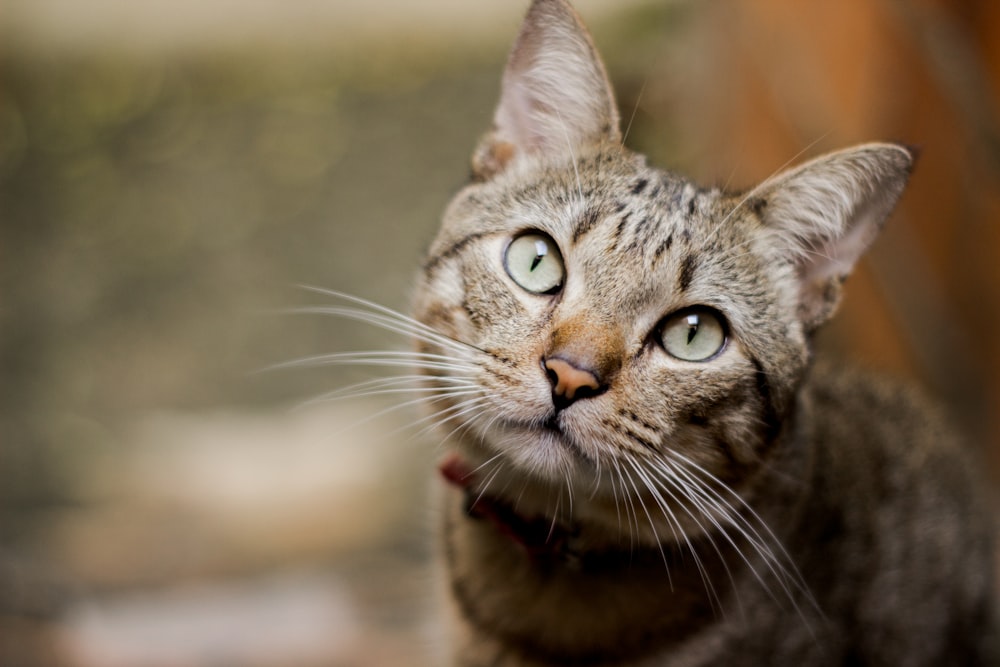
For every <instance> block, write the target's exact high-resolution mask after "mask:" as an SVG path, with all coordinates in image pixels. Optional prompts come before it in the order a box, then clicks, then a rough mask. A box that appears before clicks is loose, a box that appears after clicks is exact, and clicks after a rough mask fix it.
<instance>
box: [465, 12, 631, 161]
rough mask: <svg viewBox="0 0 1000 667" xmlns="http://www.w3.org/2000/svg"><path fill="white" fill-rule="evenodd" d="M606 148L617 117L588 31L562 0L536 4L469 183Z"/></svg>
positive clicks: (519, 40)
mask: <svg viewBox="0 0 1000 667" xmlns="http://www.w3.org/2000/svg"><path fill="white" fill-rule="evenodd" d="M609 140H610V141H615V142H620V141H621V135H620V131H619V127H618V109H617V107H616V106H615V100H614V94H613V93H612V90H611V84H610V82H609V81H608V77H607V74H606V72H605V70H604V65H603V64H602V63H601V60H600V57H599V56H598V55H597V51H596V50H595V48H594V44H593V41H592V40H591V38H590V35H589V34H588V32H587V29H586V28H585V27H584V25H583V23H582V22H581V21H580V17H579V16H577V14H576V12H575V11H574V10H573V8H572V7H570V6H569V4H568V3H567V2H566V1H565V0H534V2H532V4H531V8H530V9H529V10H528V14H527V16H526V17H525V19H524V23H523V25H522V26H521V32H520V34H519V35H518V37H517V41H516V42H515V43H514V48H513V49H512V50H511V53H510V57H509V59H508V61H507V68H506V70H505V71H504V75H503V81H502V87H501V93H500V102H499V104H498V106H497V109H496V114H495V115H494V118H493V129H492V131H491V132H490V133H489V134H488V135H487V136H486V137H485V138H484V139H483V141H482V143H481V144H480V146H479V148H478V149H477V150H476V153H475V155H474V156H473V173H474V176H475V177H476V178H478V179H482V180H485V179H488V178H490V177H491V176H493V175H495V174H497V173H499V172H501V171H503V170H504V169H505V168H507V167H508V166H509V165H510V164H511V163H512V161H514V160H517V159H519V158H521V157H524V156H528V155H536V156H537V155H544V156H551V157H560V158H562V157H572V156H574V155H577V154H579V152H580V149H582V148H584V147H587V146H591V145H596V144H598V143H600V142H602V141H609Z"/></svg>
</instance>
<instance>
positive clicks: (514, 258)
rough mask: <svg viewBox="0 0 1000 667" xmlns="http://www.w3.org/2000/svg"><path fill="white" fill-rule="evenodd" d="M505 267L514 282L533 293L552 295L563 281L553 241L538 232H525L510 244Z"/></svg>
mask: <svg viewBox="0 0 1000 667" xmlns="http://www.w3.org/2000/svg"><path fill="white" fill-rule="evenodd" d="M504 267H505V268H506V269H507V275H509V276H510V277H511V278H512V279H513V280H514V282H515V283H517V284H518V285H520V286H521V287H523V288H524V289H526V290H528V291H529V292H532V293H534V294H555V293H556V292H558V291H559V289H560V288H561V287H562V284H563V280H564V279H565V278H566V267H565V265H564V264H563V259H562V255H560V254H559V248H558V247H557V246H556V242H555V241H553V240H552V238H551V237H550V236H548V235H546V234H543V233H541V232H528V233H527V234H522V235H520V236H518V237H517V238H515V239H514V240H513V241H511V242H510V245H508V246H507V252H506V254H505V255H504Z"/></svg>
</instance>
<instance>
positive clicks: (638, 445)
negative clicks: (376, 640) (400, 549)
mask: <svg viewBox="0 0 1000 667" xmlns="http://www.w3.org/2000/svg"><path fill="white" fill-rule="evenodd" d="M619 128H620V124H619V114H618V111H617V108H616V106H615V101H614V95H613V92H612V89H611V86H610V84H609V81H608V77H607V74H606V72H605V68H604V65H603V64H602V62H601V60H600V58H599V57H598V55H597V53H596V51H595V48H594V45H593V42H592V40H591V38H590V37H589V35H588V33H587V31H586V28H585V27H584V26H583V24H582V22H581V20H580V18H579V17H578V15H577V14H576V13H575V11H574V10H573V9H572V8H571V7H570V5H569V4H568V3H567V2H566V1H565V0H534V2H533V3H532V4H531V6H530V9H529V10H528V13H527V15H526V18H525V20H524V23H523V26H522V28H521V30H520V33H519V35H518V37H517V39H516V42H515V45H514V47H513V50H512V52H511V54H510V58H509V61H508V63H507V66H506V70H505V72H504V74H503V78H502V86H501V95H500V101H499V103H498V106H497V109H496V112H495V116H494V125H493V127H492V129H491V130H490V131H489V132H488V133H487V134H486V135H485V137H484V138H483V140H482V141H481V143H480V145H479V146H478V148H477V149H476V150H475V152H474V155H473V160H472V177H471V181H470V183H469V184H468V185H467V186H466V187H464V189H462V190H461V191H460V192H458V194H457V195H456V196H455V197H454V199H453V200H452V201H451V203H450V204H449V205H448V207H447V209H446V211H445V213H444V217H443V222H442V226H441V229H440V232H439V234H438V236H437V238H436V239H435V240H434V241H433V243H432V245H431V248H430V250H429V254H428V256H427V259H426V261H425V262H424V264H423V267H422V272H421V273H420V277H419V279H418V281H417V284H416V288H415V294H414V299H413V312H414V318H415V319H407V318H404V317H402V316H400V315H396V314H393V313H391V312H390V311H388V310H386V309H382V308H379V307H375V306H371V307H368V308H367V309H359V308H358V307H357V303H358V302H357V301H355V300H353V299H349V300H351V301H355V303H354V304H353V305H351V306H346V307H342V308H340V311H341V312H340V313H339V314H346V315H349V316H353V317H362V318H367V319H369V320H370V321H373V322H375V323H376V324H381V325H383V326H389V327H392V328H395V329H397V330H400V331H404V332H406V333H409V334H410V335H412V336H413V337H414V338H415V339H416V348H415V351H414V352H413V353H412V354H410V355H403V356H404V357H405V359H406V360H408V361H410V362H412V363H413V364H414V365H415V366H417V367H419V368H420V369H421V371H422V373H423V374H424V375H423V377H424V379H423V380H422V383H423V385H422V389H421V391H423V392H424V395H425V396H427V397H428V398H427V399H426V400H427V402H428V403H429V404H430V405H431V406H432V412H431V416H432V418H433V419H435V420H436V421H437V422H438V423H439V424H440V425H441V427H442V431H441V432H442V438H443V439H444V442H445V445H444V446H445V449H446V451H447V452H448V453H447V454H446V455H445V456H444V459H443V461H442V462H441V464H440V471H441V473H442V475H443V477H444V479H445V480H446V482H447V484H445V492H444V497H443V499H442V503H443V508H442V519H441V537H440V542H441V554H442V559H443V561H444V569H445V577H444V578H445V581H446V588H447V591H448V599H449V603H448V605H447V606H448V615H449V617H450V619H451V631H450V644H449V645H450V648H449V651H450V660H451V662H452V663H453V664H455V665H458V666H460V667H487V666H491V667H515V666H517V667H528V666H533V667H534V666H539V667H540V666H543V665H606V666H624V665H630V666H640V665H642V666H649V667H653V666H657V667H659V666H664V667H665V666H681V667H691V666H695V665H848V664H852V665H853V664H868V665H971V664H983V663H985V662H986V661H987V659H988V657H987V653H988V652H989V651H991V650H992V649H991V643H992V641H993V640H992V637H993V627H994V618H995V614H994V604H993V590H994V584H993V575H992V571H993V565H994V555H993V538H992V527H991V525H990V523H991V522H990V520H989V518H988V517H989V516H990V514H989V512H988V510H987V509H986V508H987V505H986V499H985V493H984V490H983V489H982V488H981V482H979V481H978V479H977V477H976V472H977V471H976V469H975V465H974V464H973V462H972V461H971V460H970V456H969V454H968V453H967V452H966V451H964V450H963V449H962V448H961V447H960V446H959V445H958V444H957V443H956V440H955V438H954V437H953V436H952V435H951V433H950V432H949V430H948V429H947V428H946V426H945V425H944V420H943V419H942V418H941V417H940V415H939V413H938V411H937V409H936V408H935V407H933V406H932V405H931V404H929V403H928V402H927V401H926V400H925V399H923V398H922V397H921V395H919V394H918V393H916V392H915V391H913V390H911V389H908V388H903V387H899V386H896V385H893V384H889V383H886V382H884V381H881V380H877V379H874V378H871V377H868V376H866V375H864V374H861V373H857V372H852V371H849V370H845V369H843V368H840V367H836V366H831V365H828V364H824V363H823V362H821V361H817V360H814V359H813V354H812V350H811V342H812V339H813V336H814V333H815V332H816V331H817V329H818V328H819V327H820V326H821V325H822V324H823V323H824V322H825V321H826V320H828V319H829V318H830V317H831V315H832V314H833V312H834V310H835V308H836V306H837V303H838V300H839V297H840V293H841V286H842V284H843V282H844V280H845V278H846V277H847V275H848V274H849V273H850V271H851V269H852V267H853V266H854V264H855V263H856V261H857V260H858V259H859V257H860V256H861V255H862V253H863V252H864V251H865V250H866V249H867V248H868V246H869V245H870V244H871V242H872V241H873V239H874V238H875V236H876V235H877V233H878V232H879V229H880V228H881V226H882V224H883V223H884V221H885V219H886V218H887V217H888V216H889V214H890V212H891V211H892V209H893V208H894V206H895V204H896V201H897V200H898V198H899V197H900V195H901V193H902V192H903V189H904V186H905V184H906V182H907V179H908V177H909V173H910V170H911V169H912V167H913V163H914V157H915V155H914V152H913V151H912V150H910V149H908V148H906V147H904V146H900V145H896V144H890V143H870V144H864V145H860V146H856V147H853V148H848V149H846V150H841V151H838V152H834V153H831V154H827V155H824V156H821V157H818V158H815V159H813V160H811V161H808V162H806V163H804V164H802V165H800V166H797V167H794V168H790V169H787V170H784V171H782V172H781V173H778V174H776V175H775V176H773V177H771V178H768V179H767V180H766V181H764V182H763V183H761V184H760V185H758V186H756V187H754V188H752V189H750V190H748V191H745V192H735V193H734V192H726V191H722V190H719V189H710V188H702V187H698V186H696V185H694V184H692V183H691V182H689V181H687V180H685V179H684V178H682V177H681V176H679V175H676V174H674V173H670V172H667V171H662V170H659V169H655V168H652V167H650V166H647V164H646V161H645V159H644V158H643V157H642V156H641V155H639V154H636V153H634V152H631V151H630V150H628V149H626V148H624V147H623V145H622V142H623V140H622V134H621V131H620V129H619ZM393 359H394V360H398V358H393ZM405 380H406V378H405V377H402V378H400V379H399V380H393V379H390V380H386V381H385V382H384V384H381V385H371V386H373V387H381V388H384V389H385V390H388V391H395V390H396V387H397V386H398V384H399V383H402V382H404V381H405Z"/></svg>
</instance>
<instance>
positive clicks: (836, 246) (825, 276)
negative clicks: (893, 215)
mask: <svg viewBox="0 0 1000 667" xmlns="http://www.w3.org/2000/svg"><path fill="white" fill-rule="evenodd" d="M867 208H868V209H869V210H866V211H860V212H858V213H857V214H856V218H855V220H854V221H853V224H852V226H851V227H850V228H849V229H848V230H847V233H845V234H844V235H843V236H841V237H840V238H838V239H835V240H833V241H828V242H826V243H824V244H823V245H822V246H820V247H819V248H818V249H816V250H814V251H813V252H811V253H810V254H809V256H808V258H807V259H806V260H805V261H804V262H803V265H804V270H803V274H802V275H803V278H804V279H805V280H806V281H807V282H809V283H816V282H820V281H825V280H829V279H830V278H842V277H844V276H846V275H848V274H849V273H850V272H851V270H852V269H853V268H854V265H855V264H857V263H858V260H859V259H861V255H863V254H864V253H865V251H867V250H868V248H869V247H870V246H871V244H872V242H873V241H874V240H875V237H876V236H877V235H878V232H879V228H880V226H881V225H880V223H881V220H880V219H878V218H877V217H876V216H875V215H874V212H873V211H872V210H871V208H872V207H871V206H868V207H867Z"/></svg>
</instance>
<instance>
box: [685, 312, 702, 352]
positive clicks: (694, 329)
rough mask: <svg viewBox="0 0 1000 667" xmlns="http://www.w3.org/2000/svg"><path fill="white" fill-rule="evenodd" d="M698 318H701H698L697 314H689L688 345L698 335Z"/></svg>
mask: <svg viewBox="0 0 1000 667" xmlns="http://www.w3.org/2000/svg"><path fill="white" fill-rule="evenodd" d="M698 319H699V318H698V316H697V315H688V316H687V323H688V341H687V342H688V345H690V344H691V341H693V340H694V337H695V336H697V335H698Z"/></svg>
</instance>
